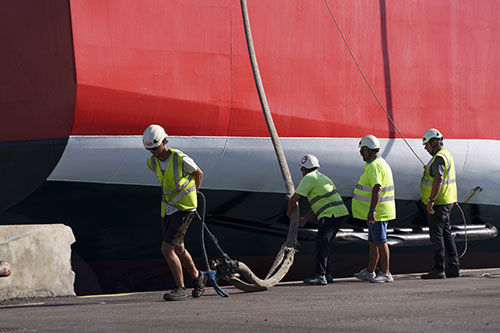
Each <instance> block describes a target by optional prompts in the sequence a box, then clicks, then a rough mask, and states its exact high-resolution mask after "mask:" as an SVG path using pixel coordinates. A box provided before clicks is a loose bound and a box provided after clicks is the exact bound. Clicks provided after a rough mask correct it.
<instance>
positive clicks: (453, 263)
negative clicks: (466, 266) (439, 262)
mask: <svg viewBox="0 0 500 333" xmlns="http://www.w3.org/2000/svg"><path fill="white" fill-rule="evenodd" d="M441 207H442V219H443V241H444V248H445V250H446V260H447V264H448V267H449V268H451V269H460V263H459V260H458V251H457V245H456V244H455V238H453V235H452V233H451V218H450V216H451V210H452V209H453V204H449V205H443V206H441Z"/></svg>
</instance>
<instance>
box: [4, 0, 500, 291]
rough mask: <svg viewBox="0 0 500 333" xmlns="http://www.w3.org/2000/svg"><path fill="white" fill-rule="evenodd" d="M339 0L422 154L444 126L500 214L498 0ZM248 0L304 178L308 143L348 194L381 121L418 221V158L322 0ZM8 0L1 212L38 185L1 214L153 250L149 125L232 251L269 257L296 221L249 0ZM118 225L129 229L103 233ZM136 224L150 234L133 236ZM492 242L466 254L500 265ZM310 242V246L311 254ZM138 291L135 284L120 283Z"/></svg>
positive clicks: (285, 138) (463, 164)
mask: <svg viewBox="0 0 500 333" xmlns="http://www.w3.org/2000/svg"><path fill="white" fill-rule="evenodd" d="M328 3H329V5H330V7H331V8H332V10H333V13H334V14H335V16H336V18H337V20H338V23H339V25H340V27H341V28H342V30H343V33H344V34H345V36H346V38H347V40H348V42H349V44H350V46H351V48H352V51H353V53H354V54H355V56H356V58H357V60H358V63H359V65H360V67H361V68H362V69H363V71H364V73H365V74H366V77H367V79H368V80H369V81H370V83H371V84H372V86H373V89H374V91H375V93H376V94H377V95H378V98H379V99H380V101H381V103H382V104H383V105H384V107H385V108H386V109H387V111H388V113H389V115H390V116H391V117H392V118H393V119H394V121H395V123H396V124H397V126H398V128H399V130H400V131H401V132H402V134H403V135H404V136H405V137H406V138H408V139H409V140H408V141H409V144H410V145H411V146H412V147H413V148H414V149H415V150H416V151H417V155H418V156H419V157H420V158H421V159H422V160H423V161H424V162H427V161H428V160H429V159H430V156H428V155H427V153H426V152H425V151H424V150H423V149H422V146H421V135H422V134H423V133H424V131H425V130H427V129H428V128H431V127H435V128H438V129H439V130H440V131H441V132H442V133H443V134H444V136H445V145H446V147H447V148H448V149H449V150H450V151H451V152H452V154H453V156H454V157H455V160H456V165H457V183H458V187H459V201H461V202H462V201H464V200H466V198H467V197H468V196H469V194H470V193H471V189H473V188H475V187H477V186H480V187H481V188H482V189H483V191H482V192H481V193H480V194H477V195H475V196H474V197H472V199H471V200H470V201H469V203H473V204H474V205H470V206H471V207H469V208H467V211H468V214H470V216H471V217H472V218H473V219H476V220H481V221H480V222H481V223H483V222H487V223H491V224H494V225H496V226H500V219H499V218H498V214H497V212H498V211H499V208H500V201H499V200H498V198H499V197H500V186H498V185H499V184H500V160H498V159H497V158H496V155H495V153H496V152H499V151H500V135H499V133H500V120H499V118H498V117H497V114H498V111H499V110H500V99H498V96H500V84H498V82H497V81H498V80H497V77H499V74H500V68H499V67H498V63H499V62H500V48H499V47H498V46H497V45H500V43H499V42H500V33H499V32H500V15H499V14H500V3H498V2H497V1H488V0H486V1H481V2H479V3H478V2H477V1H469V0H464V1H460V2H456V1H452V0H449V1H438V2H436V1H431V0H424V1H416V0H415V1H405V2H386V1H385V0H380V1H348V2H346V1H341V0H329V1H328ZM248 6H249V14H250V21H251V25H252V32H253V39H254V43H255V48H256V52H257V58H258V61H259V66H260V71H261V75H262V78H263V82H264V87H265V90H266V93H267V98H268V102H269V105H270V108H271V112H272V114H273V117H274V121H275V124H276V127H277V130H278V133H279V135H280V137H281V138H282V143H283V146H284V149H285V154H286V157H287V159H288V163H289V165H290V166H291V171H292V176H293V178H294V181H295V182H296V183H297V182H298V180H299V179H300V174H299V172H298V171H299V170H298V168H297V167H296V165H297V163H298V161H299V159H300V157H301V156H302V155H303V154H305V153H313V154H315V155H317V156H318V157H319V159H320V163H321V169H322V172H323V173H325V174H327V175H329V176H330V177H331V178H333V179H334V181H335V183H336V185H337V188H338V189H339V191H340V193H341V194H342V195H343V196H344V198H348V197H350V196H351V195H352V190H353V188H354V185H355V183H356V181H357V179H358V177H359V174H360V173H361V170H362V168H363V162H362V159H361V157H360V156H359V152H358V147H357V144H358V141H359V138H360V137H362V136H364V135H367V134H373V135H376V136H377V137H379V138H380V139H381V142H382V154H383V156H384V158H386V160H387V161H388V162H389V163H390V164H391V167H392V168H393V173H394V177H395V184H396V198H397V199H398V202H399V204H398V220H397V222H396V223H407V224H408V223H409V224H411V223H412V222H413V219H416V220H418V219H419V217H418V211H417V208H415V207H416V205H414V204H415V203H416V202H418V197H419V190H418V182H419V179H420V176H421V172H422V167H421V163H420V162H419V161H418V159H417V158H415V156H414V155H413V153H412V152H411V151H410V149H409V148H408V147H407V146H406V144H405V143H404V142H403V141H402V139H401V138H400V137H399V135H398V134H397V132H396V130H395V128H394V126H393V125H392V124H391V123H390V121H389V120H388V118H387V117H386V115H385V113H384V112H383V111H382V109H381V108H380V106H379V105H378V104H377V102H376V100H375V98H374V97H373V95H372V93H371V92H370V89H369V88H368V86H367V85H366V83H365V81H364V80H363V78H362V76H361V74H360V73H359V71H358V69H357V68H356V65H355V63H354V62H353V60H352V58H351V56H350V54H349V52H348V50H347V48H346V46H345V44H344V41H343V40H342V38H341V36H340V34H339V32H338V31H337V28H336V27H335V24H334V22H333V20H332V18H331V16H330V14H329V12H328V9H327V7H326V5H325V3H324V1H309V0H307V1H306V0H293V1H290V0H273V1H257V2H255V1H254V2H249V4H248ZM0 7H1V10H0V19H1V20H0V22H2V23H5V24H6V26H8V27H9V30H8V31H9V34H3V35H2V42H3V45H4V46H5V47H6V48H5V49H6V50H9V51H10V52H3V53H2V54H1V55H0V63H1V66H2V75H3V77H4V78H5V80H3V81H1V84H2V86H1V87H2V89H1V90H2V91H1V92H0V105H1V107H2V121H1V122H0V154H1V158H2V166H1V169H0V175H1V176H0V177H2V178H0V179H1V180H2V181H3V183H5V184H7V185H6V186H2V187H1V188H0V191H1V192H0V211H4V210H6V209H8V208H9V207H11V206H13V205H14V204H15V203H17V202H19V201H20V200H22V199H24V198H25V197H27V196H28V195H29V193H31V192H32V191H33V190H34V189H35V188H37V187H38V186H39V185H40V184H42V183H43V186H42V187H40V188H39V190H38V191H36V192H35V193H34V194H33V195H32V196H30V197H28V198H27V199H26V200H24V201H23V202H21V203H19V204H17V205H15V206H13V207H11V208H10V209H9V210H7V212H6V213H5V214H4V215H3V216H4V217H3V218H2V216H0V221H2V223H5V221H6V220H9V219H11V218H12V217H15V219H14V220H15V221H17V222H19V221H22V222H23V223H24V222H26V223H30V222H33V221H37V222H46V221H50V222H53V221H54V220H64V221H65V223H68V224H69V225H71V227H72V228H73V230H74V231H75V233H77V234H78V235H79V236H78V237H77V240H78V239H79V240H80V241H79V243H78V245H77V246H76V247H75V249H76V252H79V253H80V254H81V256H82V257H83V259H84V260H85V261H87V262H89V263H92V267H93V269H94V270H95V271H99V269H101V268H102V265H103V264H102V262H109V261H114V262H116V260H117V258H120V259H124V260H129V261H131V260H142V259H144V258H148V259H150V258H151V257H152V252H151V251H152V250H151V249H150V247H151V240H152V239H153V240H154V239H156V238H155V237H157V235H156V234H151V233H148V232H147V231H145V230H142V229H143V228H144V229H147V228H151V230H153V227H152V226H154V225H156V224H155V223H156V222H157V221H156V219H155V218H156V216H157V215H158V209H159V200H158V201H157V199H159V198H157V197H156V194H157V193H156V192H155V191H154V189H153V186H157V179H155V178H154V176H152V175H151V174H150V173H149V172H148V171H147V168H146V165H145V159H146V157H147V156H148V152H147V151H146V150H144V149H143V147H142V144H141V140H140V135H141V133H142V132H143V130H144V128H146V127H147V126H148V125H149V124H151V123H156V124H160V125H162V126H164V127H165V129H166V131H167V133H168V134H169V136H170V142H169V143H170V144H171V145H172V146H173V147H175V148H180V149H181V150H183V151H184V152H186V153H187V154H188V155H190V156H191V157H193V158H194V159H195V161H196V162H197V163H198V164H199V165H200V167H201V168H202V169H203V170H204V173H205V179H204V183H203V186H202V190H204V191H206V192H207V193H208V196H209V200H210V201H209V208H210V209H211V211H210V212H209V213H210V214H211V217H212V220H211V221H212V222H213V223H214V225H216V226H218V227H220V228H221V230H222V231H221V232H222V233H223V234H224V235H225V236H222V237H223V238H224V243H226V244H227V243H229V244H230V247H231V248H237V250H236V251H235V252H234V253H236V255H237V256H239V257H245V256H253V257H255V258H260V259H258V260H261V259H262V257H263V256H267V255H269V253H271V252H272V250H270V251H268V249H270V248H271V247H272V246H271V245H269V244H271V243H273V242H274V243H275V240H276V239H275V238H276V237H278V236H279V237H281V236H282V235H281V231H279V232H278V231H276V230H275V228H276V226H278V229H280V227H282V226H283V225H285V224H286V221H281V220H282V218H281V215H280V214H282V210H283V207H281V206H280V205H281V204H282V201H281V198H282V195H281V194H282V193H284V192H285V187H284V185H283V182H282V178H281V175H280V173H279V169H278V166H277V163H276V159H275V155H274V152H273V149H272V146H271V144H270V141H269V139H268V133H267V127H266V125H265V122H264V117H263V115H262V112H261V109H260V104H259V99H258V96H257V92H256V89H255V84H254V81H253V76H252V71H251V67H250V62H249V59H248V52H247V47H246V43H245V36H244V30H243V23H242V20H241V9H240V5H239V1H238V0H205V1H190V0H163V1H153V0H140V1H139V0H108V1H101V0H71V1H69V2H68V1H66V0H60V1H51V2H50V3H45V2H42V3H39V2H36V1H29V0H23V1H4V2H2V4H1V5H0ZM4 31H7V30H5V29H4ZM61 156H62V157H61ZM7 160H8V161H9V163H6V161H7ZM46 180H47V181H46ZM259 198H267V199H268V202H267V203H262V201H259V200H261V199H259ZM146 199H147V200H146ZM347 200H348V199H347ZM271 203H272V205H271ZM210 206H211V207H210ZM276 206H277V207H276ZM409 206H411V207H413V208H411V209H410V208H408V207H409ZM33 207H34V208H33ZM255 207H259V209H255ZM477 207H480V208H477ZM30 209H34V211H30V212H27V210H30ZM407 209H408V210H407ZM479 210H480V212H479ZM407 212H410V213H408V214H406V213H407ZM228 219H229V220H230V221H229V220H228ZM242 219H244V221H242ZM409 220H412V221H409ZM9 221H10V220H9ZM90 221H92V222H90ZM117 221H119V222H117ZM256 221H260V222H262V221H265V222H262V223H261V224H259V223H257V222H256ZM8 223H11V222H8ZM118 225H119V226H120V228H123V229H120V230H122V231H123V234H127V235H128V237H129V238H128V241H124V240H117V239H118V237H117V239H113V240H110V239H109V238H108V236H109V230H116V227H117V226H118ZM138 230H142V231H140V232H139V231H138ZM228 230H229V231H228ZM232 230H239V231H238V232H233V231H232ZM126 231H127V232H128V233H127V232H126ZM240 232H241V234H240ZM248 232H256V233H259V232H264V233H270V234H272V237H268V238H266V239H268V240H269V241H263V242H264V243H263V244H262V248H263V249H264V248H265V249H266V251H262V252H259V251H258V249H257V248H254V246H255V244H253V243H252V241H250V242H249V243H248V244H246V243H245V247H244V249H242V248H241V247H238V246H239V245H241V243H242V241H241V240H235V239H233V238H232V237H236V236H235V235H240V236H241V235H247V234H248ZM135 233H137V234H135ZM112 234H113V236H117V235H116V233H112ZM131 234H134V235H137V236H138V237H140V238H141V239H142V240H143V242H142V243H140V244H138V245H136V247H135V248H133V249H132V248H131V244H130V235H131ZM100 235H103V236H102V237H101V236H100ZM104 235H107V236H106V237H105V236H104ZM127 235H125V236H124V235H121V236H123V237H124V238H126V236H127ZM228 235H229V236H228ZM277 235H278V236H277ZM226 236H227V237H226ZM193 237H194V236H193ZM242 237H243V236H242ZM273 237H274V238H273ZM279 237H278V238H279ZM105 239H106V240H105ZM307 241H309V240H307ZM485 242H490V243H482V244H486V245H485V247H484V248H477V252H476V254H475V256H473V259H471V260H470V261H469V264H468V265H469V266H471V267H472V266H473V265H486V266H487V265H491V263H493V262H498V260H499V259H498V255H499V254H498V253H500V252H499V251H498V249H499V248H500V244H498V241H497V240H489V241H485ZM491 242H493V243H491ZM146 243H147V244H146ZM276 246H278V244H276ZM310 247H311V246H310V244H309V245H306V246H304V249H309V250H310V251H309V250H306V251H305V252H303V254H306V255H310V252H311V251H312V250H311V248H310ZM350 250H351V249H349V250H347V251H350ZM155 251H156V252H154V255H157V254H158V251H157V249H156V247H155ZM356 251H357V250H354V252H356ZM111 252H113V255H111V254H110V253H111ZM485 252H487V253H486V254H485ZM405 253H406V254H408V253H409V252H405V251H403V252H402V253H401V255H403V254H405ZM412 253H413V252H412ZM397 257H398V253H396V255H395V256H394V258H395V260H398V259H397ZM308 258H309V257H308ZM363 258H364V252H363ZM405 258H406V257H405ZM478 258H488V259H487V260H485V261H482V262H481V263H480V262H479V261H478V260H476V259H478ZM297 260H298V261H299V262H300V261H301V260H303V261H305V262H307V261H308V260H309V259H304V258H302V259H301V258H300V255H299V258H298V259H297ZM405 260H406V259H402V260H401V261H402V262H404V261H405ZM337 267H341V265H337ZM352 269H353V268H352V267H348V268H346V269H345V270H344V271H343V273H342V274H345V273H346V272H348V273H349V272H350V270H352ZM413 269H415V267H413ZM297 272H298V271H297ZM297 272H296V273H297ZM101 273H102V271H101ZM122 273H123V272H119V274H120V275H124V274H122ZM292 273H293V272H292ZM102 274H104V273H102ZM125 275H126V274H125ZM77 276H78V275H77ZM295 277H297V274H296V275H295ZM103 279H104V278H103ZM138 279H139V278H138ZM127 288H128V289H134V287H133V286H132V287H131V286H128V287H123V288H122V289H120V288H118V287H117V288H116V290H118V289H119V290H125V289H127ZM137 288H143V286H142V285H141V287H137ZM105 289H106V290H108V291H109V290H112V289H113V288H112V287H106V288H105Z"/></svg>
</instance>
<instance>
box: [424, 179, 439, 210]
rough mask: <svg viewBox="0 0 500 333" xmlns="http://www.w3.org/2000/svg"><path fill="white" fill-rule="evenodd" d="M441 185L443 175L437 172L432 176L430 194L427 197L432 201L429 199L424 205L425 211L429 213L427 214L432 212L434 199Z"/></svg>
mask: <svg viewBox="0 0 500 333" xmlns="http://www.w3.org/2000/svg"><path fill="white" fill-rule="evenodd" d="M442 187H443V176H441V175H439V174H437V175H436V176H434V181H433V182H432V190H431V195H430V196H429V199H431V200H432V201H429V202H428V203H427V207H426V208H427V213H429V215H432V214H434V200H435V199H436V197H437V196H438V194H439V192H440V191H441V188H442Z"/></svg>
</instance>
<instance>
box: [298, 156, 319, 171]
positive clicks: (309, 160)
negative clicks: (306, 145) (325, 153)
mask: <svg viewBox="0 0 500 333" xmlns="http://www.w3.org/2000/svg"><path fill="white" fill-rule="evenodd" d="M299 165H300V167H303V168H306V169H312V168H319V161H318V158H317V157H316V156H314V155H311V154H307V155H304V156H303V157H302V158H301V159H300V164H299Z"/></svg>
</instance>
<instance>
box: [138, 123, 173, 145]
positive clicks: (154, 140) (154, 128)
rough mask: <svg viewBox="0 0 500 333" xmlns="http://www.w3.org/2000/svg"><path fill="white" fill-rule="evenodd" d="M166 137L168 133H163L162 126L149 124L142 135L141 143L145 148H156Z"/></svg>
mask: <svg viewBox="0 0 500 333" xmlns="http://www.w3.org/2000/svg"><path fill="white" fill-rule="evenodd" d="M166 137H168V135H167V133H165V130H164V129H163V127H161V126H159V125H150V126H149V127H148V128H146V130H145V131H144V134H143V135H142V144H143V145H144V148H146V149H151V148H156V147H158V146H159V145H161V143H162V142H163V139H165V138H166Z"/></svg>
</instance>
